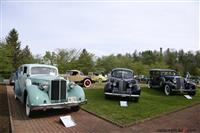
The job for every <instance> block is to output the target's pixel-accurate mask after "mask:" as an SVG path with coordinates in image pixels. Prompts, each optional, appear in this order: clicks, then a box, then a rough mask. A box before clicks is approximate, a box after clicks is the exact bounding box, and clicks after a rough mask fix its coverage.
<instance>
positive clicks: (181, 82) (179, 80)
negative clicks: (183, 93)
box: [176, 78, 185, 89]
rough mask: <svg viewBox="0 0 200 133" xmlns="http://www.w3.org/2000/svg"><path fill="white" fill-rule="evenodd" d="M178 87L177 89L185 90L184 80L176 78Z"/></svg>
mask: <svg viewBox="0 0 200 133" xmlns="http://www.w3.org/2000/svg"><path fill="white" fill-rule="evenodd" d="M176 87H177V89H185V85H184V79H183V78H176Z"/></svg>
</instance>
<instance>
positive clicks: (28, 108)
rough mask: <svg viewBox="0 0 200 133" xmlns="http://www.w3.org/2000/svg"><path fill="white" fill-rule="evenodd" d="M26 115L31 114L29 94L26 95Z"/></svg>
mask: <svg viewBox="0 0 200 133" xmlns="http://www.w3.org/2000/svg"><path fill="white" fill-rule="evenodd" d="M26 116H27V117H30V116H31V108H30V107H29V103H28V96H27V97H26Z"/></svg>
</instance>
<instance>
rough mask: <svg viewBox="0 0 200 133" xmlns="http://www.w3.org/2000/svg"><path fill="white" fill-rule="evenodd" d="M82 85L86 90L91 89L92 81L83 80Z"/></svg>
mask: <svg viewBox="0 0 200 133" xmlns="http://www.w3.org/2000/svg"><path fill="white" fill-rule="evenodd" d="M83 85H84V87H86V88H88V87H91V85H92V81H91V80H90V79H85V80H84V81H83Z"/></svg>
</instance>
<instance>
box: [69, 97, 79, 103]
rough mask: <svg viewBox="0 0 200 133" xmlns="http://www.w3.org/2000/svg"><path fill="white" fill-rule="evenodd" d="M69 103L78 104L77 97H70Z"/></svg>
mask: <svg viewBox="0 0 200 133" xmlns="http://www.w3.org/2000/svg"><path fill="white" fill-rule="evenodd" d="M68 102H70V103H73V102H77V99H76V97H68Z"/></svg>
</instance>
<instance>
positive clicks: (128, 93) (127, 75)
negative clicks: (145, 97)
mask: <svg viewBox="0 0 200 133" xmlns="http://www.w3.org/2000/svg"><path fill="white" fill-rule="evenodd" d="M140 92H141V90H140V86H139V85H138V82H137V80H136V79H134V74H133V71H132V70H130V69H126V68H115V69H113V70H112V72H111V75H110V77H109V78H108V82H107V83H106V85H105V87H104V94H105V98H109V97H111V96H118V97H129V98H132V99H133V100H134V101H136V102H137V101H138V100H139V97H140Z"/></svg>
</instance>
